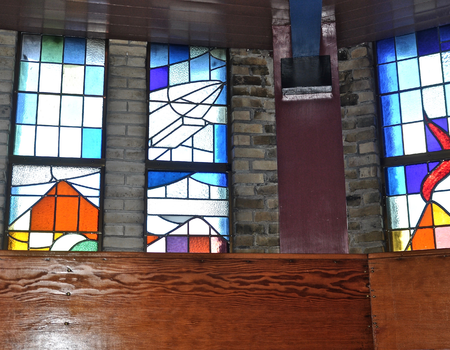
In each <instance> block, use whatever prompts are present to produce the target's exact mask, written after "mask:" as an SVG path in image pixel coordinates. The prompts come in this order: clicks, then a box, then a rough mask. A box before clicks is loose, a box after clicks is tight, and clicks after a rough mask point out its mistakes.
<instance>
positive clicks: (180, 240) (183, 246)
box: [167, 236, 188, 253]
mask: <svg viewBox="0 0 450 350" xmlns="http://www.w3.org/2000/svg"><path fill="white" fill-rule="evenodd" d="M187 242H188V241H187V236H184V237H177V236H169V237H167V252H168V253H187V252H188V244H187Z"/></svg>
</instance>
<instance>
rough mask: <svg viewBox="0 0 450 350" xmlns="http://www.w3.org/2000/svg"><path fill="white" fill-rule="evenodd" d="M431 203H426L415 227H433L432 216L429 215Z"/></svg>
mask: <svg viewBox="0 0 450 350" xmlns="http://www.w3.org/2000/svg"><path fill="white" fill-rule="evenodd" d="M431 209H432V208H431V203H428V204H427V206H426V207H425V210H424V211H423V214H422V217H421V218H420V222H419V225H417V227H429V226H433V216H432V215H431Z"/></svg>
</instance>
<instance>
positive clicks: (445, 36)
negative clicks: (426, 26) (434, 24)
mask: <svg viewBox="0 0 450 350" xmlns="http://www.w3.org/2000/svg"><path fill="white" fill-rule="evenodd" d="M439 33H440V35H441V41H448V40H450V25H446V26H442V27H439Z"/></svg>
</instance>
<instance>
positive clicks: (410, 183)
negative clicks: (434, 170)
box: [405, 164, 428, 194]
mask: <svg viewBox="0 0 450 350" xmlns="http://www.w3.org/2000/svg"><path fill="white" fill-rule="evenodd" d="M405 170H406V189H407V193H408V194H411V193H420V187H421V185H422V181H423V178H424V177H425V176H426V175H427V173H428V172H427V165H426V164H415V165H407V166H405Z"/></svg>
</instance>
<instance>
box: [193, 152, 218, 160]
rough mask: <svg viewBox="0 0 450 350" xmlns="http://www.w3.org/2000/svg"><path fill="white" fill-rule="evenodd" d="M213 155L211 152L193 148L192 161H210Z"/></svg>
mask: <svg viewBox="0 0 450 350" xmlns="http://www.w3.org/2000/svg"><path fill="white" fill-rule="evenodd" d="M213 160H214V156H213V153H212V152H206V151H200V150H197V149H195V150H194V162H204V163H212V162H213Z"/></svg>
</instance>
